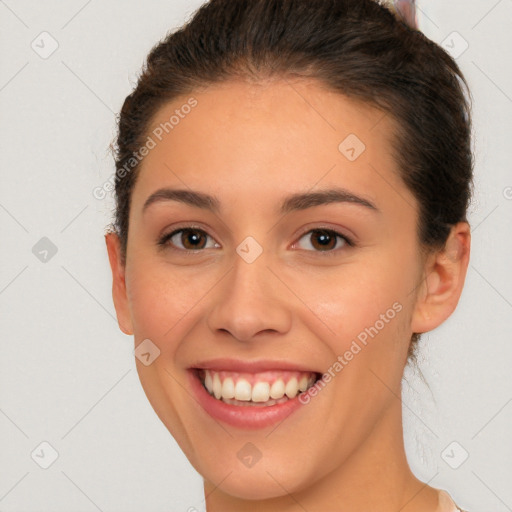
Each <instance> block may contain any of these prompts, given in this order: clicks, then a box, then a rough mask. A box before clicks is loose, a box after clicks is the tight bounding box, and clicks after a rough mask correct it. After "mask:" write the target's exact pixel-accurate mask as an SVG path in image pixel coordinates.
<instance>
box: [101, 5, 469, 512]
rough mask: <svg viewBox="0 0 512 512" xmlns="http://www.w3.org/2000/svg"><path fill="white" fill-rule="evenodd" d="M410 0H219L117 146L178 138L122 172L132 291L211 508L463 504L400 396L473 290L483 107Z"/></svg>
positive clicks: (148, 350)
mask: <svg viewBox="0 0 512 512" xmlns="http://www.w3.org/2000/svg"><path fill="white" fill-rule="evenodd" d="M393 7H394V8H393V11H392V12H391V11H390V10H388V9H387V8H386V6H385V5H384V4H379V3H378V2H376V1H374V0H211V1H209V2H208V3H206V4H205V5H204V6H202V7H201V8H200V9H199V10H198V11H197V12H196V13H195V15H194V16H193V17H192V19H191V20H190V21H189V22H188V23H187V24H186V25H185V26H184V27H183V28H181V29H179V30H177V31H175V32H174V33H171V34H170V35H168V36H167V37H166V38H165V39H164V40H163V41H162V42H160V43H159V44H158V45H157V46H155V47H154V48H153V49H152V51H151V53H150V54H149V56H148V61H147V66H146V67H145V69H144V70H143V73H142V75H141V76H140V78H139V81H138V84H137V87H136V89H135V90H134V92H133V93H132V94H130V95H129V96H128V97H127V98H126V100H125V102H124V105H123V108H122V111H121V116H120V120H119V134H118V138H117V147H116V149H117V152H116V169H117V170H118V171H119V170H121V169H126V165H127V163H129V162H130V161H134V159H133V155H134V154H140V148H141V147H142V146H144V145H145V144H146V142H147V140H148V137H151V134H152V133H153V134H155V133H156V132H158V133H159V137H158V140H157V141H156V142H155V144H154V145H152V147H151V149H150V150H148V151H147V152H145V155H144V157H143V159H141V160H140V162H139V161H138V160H137V161H136V162H135V165H134V166H133V167H132V168H131V170H130V172H124V173H123V176H122V177H121V178H120V179H118V180H116V200H117V206H116V212H115V222H114V224H113V226H112V227H111V230H110V232H109V233H107V235H106V244H107V249H108V255H109V260H110V264H111V267H112V274H113V298H114V304H115V308H116V312H117V318H118V321H119V325H120V328H121V330H122V331H123V332H124V333H126V334H129V335H133V336H134V341H135V346H136V347H137V348H138V347H143V350H144V353H145V354H146V355H148V354H158V357H149V359H148V360H144V362H142V360H140V359H137V370H138V373H139V377H140V380H141V383H142V386H143V388H144V391H145V393H146V396H147V398H148V400H149V401H150V403H151V405H152V407H153V408H154V410H155V412H156V414H157V415H158V417H159V418H160V420H161V421H162V422H163V423H164V425H165V426H166V427H167V429H168V430H169V432H170V433H171V434H172V435H173V436H174V438H175V439H176V441H177V442H178V443H179V445H180V447H181V448H182V450H183V452H184V453H185V454H186V456H187V458H188V459H189V461H190V463H191V464H192V465H193V466H194V468H195V469H196V470H197V471H198V472H199V473H200V474H201V476H202V477H203V478H204V490H205V500H206V506H207V510H208V512H220V511H222V512H228V511H237V512H239V511H242V510H244V511H252V510H265V511H280V512H283V511H284V512H292V511H299V510H308V511H311V512H313V511H320V510H321V511H326V510H328V511H337V510H350V511H360V510H379V512H396V511H398V510H400V511H401V512H427V511H428V512H432V511H436V512H442V511H443V512H444V511H446V512H448V511H455V510H457V508H456V505H455V504H454V503H453V501H452V500H451V498H450V497H449V495H448V494H447V493H446V492H445V491H443V490H440V489H437V488H435V487H431V486H429V485H426V484H424V483H423V482H421V481H420V480H419V479H417V478H416V477H415V476H414V474H413V473H412V471H411V469H410V468H409V466H408V463H407V459H406V455H405V451H404V443H403V432H402V411H401V403H400V401H399V400H396V396H399V394H400V386H401V380H402V376H403V372H404V368H405V366H406V364H407V362H408V359H411V358H414V350H415V346H416V344H417V340H418V338H419V335H420V334H421V333H424V332H427V331H430V330H432V329H434V328H435V327H437V326H439V325H440V324H441V323H442V322H444V320H446V319H447V318H448V317H449V316H450V315H451V314H452V312H453V311H454V309H455V307H456V305H457V303H458V300H459V297H460V295H461V292H462V289H463V285H464V280H465V276H466V270H467V266H468V261H469V252H470V229H469V225H468V223H467V219H466V210H467V207H468V203H469V200H470V192H471V180H472V165H473V160H472V154H471V136H470V134H471V122H470V109H469V104H468V102H467V99H466V96H465V91H464V90H463V89H462V87H463V86H465V85H466V83H465V81H464V77H463V76H462V74H461V72H460V70H459V68H458V66H457V64H456V63H455V62H454V60H453V59H452V58H451V57H450V56H449V55H448V54H447V53H446V52H444V51H443V50H442V49H441V48H440V47H439V46H437V45H436V44H435V43H433V42H431V41H430V40H428V39H427V38H426V37H425V36H424V35H423V34H422V33H421V32H420V31H419V30H418V29H417V26H416V18H415V16H414V14H415V12H414V3H412V2H397V3H396V6H395V5H393ZM192 104H193V105H194V108H193V109H192V108H189V109H187V110H186V111H185V110H183V109H182V106H183V105H192ZM177 112H180V113H181V114H180V115H179V119H178V117H177V120H179V124H178V123H176V124H175V123H171V124H172V126H170V125H169V122H170V121H169V120H170V119H172V118H173V116H178V114H177ZM168 125H169V126H168ZM152 140H153V139H152Z"/></svg>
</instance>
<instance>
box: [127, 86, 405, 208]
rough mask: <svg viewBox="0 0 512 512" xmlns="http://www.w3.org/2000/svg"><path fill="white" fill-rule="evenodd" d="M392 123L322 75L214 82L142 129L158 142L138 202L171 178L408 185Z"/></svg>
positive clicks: (228, 187)
mask: <svg viewBox="0 0 512 512" xmlns="http://www.w3.org/2000/svg"><path fill="white" fill-rule="evenodd" d="M191 105H193V106H191ZM394 128H395V121H394V119H393V118H392V117H391V116H390V115H388V114H386V113H384V112H383V111H381V110H379V109H377V108H375V107H374V106H371V105H369V104H366V103H364V102H362V101H358V100H355V99H352V98H348V97H346V96H344V95H342V94H340V93H338V92H335V91H331V90H329V89H327V88H326V87H323V86H322V85H321V84H319V83H318V82H316V81H306V80H287V79H286V80H285V79H280V80H273V81H270V80H269V81H266V82H258V83H248V82H244V81H230V82H225V83H221V84H216V85H214V86H211V87H208V88H205V89H203V90H201V91H195V92H192V93H190V94H189V95H183V96H180V97H179V98H176V99H174V100H173V101H172V102H169V103H166V104H164V105H163V106H162V108H160V109H159V111H158V112H157V114H156V115H155V116H154V118H153V119H152V122H151V124H150V126H149V129H148V131H147V134H146V135H147V136H148V137H149V138H151V139H152V140H153V142H154V147H153V148H152V149H151V150H150V151H149V153H148V154H147V155H146V156H145V157H144V159H143V161H142V164H141V166H140V175H139V178H138V180H137V181H138V184H137V187H136V188H137V190H136V191H134V196H137V197H134V202H136V201H143V200H144V199H145V197H146V196H147V195H148V194H149V193H151V192H152V191H154V189H156V188H157V187H162V186H167V185H168V186H176V185H179V186H180V187H181V188H183V187H190V188H194V189H197V188H202V189H203V190H204V189H205V188H206V189H207V190H208V191H210V192H215V193H216V195H222V194H223V193H224V194H226V195H229V196H230V199H232V200H235V199H236V198H239V199H240V197H241V196H242V195H243V196H244V197H246V198H247V199H250V198H254V197H255V196H256V195H257V194H262V195H265V197H266V198H270V197H273V196H283V195H285V194H289V193H290V192H293V191H295V189H297V190H300V191H302V190H304V189H311V188H313V187H315V186H316V185H318V186H346V187H355V188H357V189H359V191H365V192H366V195H367V196H370V197H371V196H372V195H374V194H377V195H379V194H381V193H382V191H383V186H385V183H386V182H387V183H388V187H389V186H391V188H396V187H402V188H403V184H402V182H401V180H400V178H399V176H398V172H397V167H396V162H395V161H394V159H393V157H392V152H391V142H392V140H393V134H394ZM379 189H380V190H379ZM395 193H396V192H395ZM403 193H404V194H406V193H407V191H403ZM260 199H261V198H260Z"/></svg>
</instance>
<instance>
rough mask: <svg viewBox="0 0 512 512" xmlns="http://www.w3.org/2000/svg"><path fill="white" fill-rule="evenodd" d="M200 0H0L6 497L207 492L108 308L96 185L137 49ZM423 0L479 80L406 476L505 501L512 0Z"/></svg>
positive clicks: (38, 506)
mask: <svg viewBox="0 0 512 512" xmlns="http://www.w3.org/2000/svg"><path fill="white" fill-rule="evenodd" d="M201 3H202V2H201V1H200V0H195V1H187V2H185V1H182V0H180V1H177V0H173V1H169V0H166V1H163V0H152V1H148V2H137V1H135V0H130V1H126V0H125V1H122V2H121V1H117V2H115V1H112V0H111V1H102V2H100V1H99V0H92V1H91V0H90V1H88V2H86V1H84V0H73V1H67V2H64V1H46V2H38V1H35V0H31V1H25V2H21V1H15V0H6V1H2V0H0V41H1V44H0V48H1V50H0V51H1V66H0V109H1V119H2V122H1V123H0V130H1V133H0V141H1V162H2V165H1V168H0V172H1V174H2V187H1V189H0V222H1V228H2V231H1V233H2V238H1V240H2V249H3V250H2V251H1V266H0V268H1V271H0V272H1V274H0V308H1V314H0V325H1V332H2V334H3V335H2V339H1V357H0V443H1V455H0V511H2V512H14V511H53V512H58V511H66V512H70V511H71V512H74V511H84V512H88V511H95V510H101V511H105V512H107V511H124V512H129V511H141V510H143V511H144V512H153V511H155V512H157V511H158V512H160V511H186V510H187V509H189V507H195V508H196V509H197V510H203V509H204V503H203V497H202V487H201V480H200V478H199V476H198V475H197V474H196V473H195V471H194V470H193V469H192V468H191V466H190V465H189V464H188V462H187V460H186V459H185V457H184V455H182V453H181V451H180V449H179V447H178V446H177V445H176V443H175V442H174V440H173V439H172V437H171V436H170V434H169V433H168V431H167V430H166V429H165V427H164V426H163V424H161V423H160V420H159V419H158V418H157V416H156V414H155V413H154V412H153V410H152V408H151V406H150V405H149V403H148V402H147V400H146V397H145V395H144V393H143V390H142V388H141V385H140V383H139V380H138V376H137V373H136V369H135V359H134V356H133V346H132V344H133V339H132V337H129V336H126V335H124V334H123V333H122V332H121V331H120V330H119V328H118V325H117V322H116V319H115V311H114V307H113V303H112V296H111V273H110V268H109V265H108V259H107V254H106V249H105V243H104V238H103V234H104V230H105V227H106V226H107V225H108V223H109V222H110V221H111V210H112V207H113V201H112V199H111V198H106V199H103V200H98V199H95V198H94V197H93V193H92V191H93V189H94V188H95V187H97V186H101V185H102V184H103V183H104V182H105V181H106V180H108V179H109V177H110V176H111V175H112V173H113V162H112V159H111V157H110V155H109V153H108V145H109V143H110V142H111V141H112V139H113V137H114V135H115V113H116V112H118V111H119V109H120V107H121V105H122V102H123V100H124V98H125V96H126V95H127V94H128V93H129V92H130V91H131V88H132V85H133V84H134V81H135V78H136V76H137V74H138V72H139V70H140V67H141V65H142V62H143V59H144V57H145V55H146V54H147V52H148V51H149V49H150V48H151V47H152V46H153V45H154V44H155V43H156V42H157V41H158V40H159V39H160V38H161V37H163V36H164V35H165V33H166V32H167V31H168V30H171V29H173V28H176V27H177V26H179V25H181V24H182V23H183V22H184V21H185V20H186V19H187V18H188V17H189V15H190V14H191V13H192V12H193V11H194V9H195V8H196V7H197V6H199V5H200V4H201ZM419 9H420V12H419V20H420V28H421V29H422V30H423V31H424V33H425V34H426V35H427V36H428V37H430V38H431V39H433V40H434V41H436V42H438V43H440V44H444V45H447V46H450V47H451V50H450V51H453V52H457V54H458V53H461V52H462V51H463V50H464V49H465V44H466V43H465V41H466V42H467V44H468V45H469V46H468V48H467V49H466V50H465V51H464V52H463V53H461V54H460V55H458V57H457V61H458V62H459V64H460V66H461V67H462V70H463V72H464V73H465V74H466V76H467V78H468V80H469V83H470V86H471V88H472V93H473V97H474V122H475V134H476V138H475V155H476V169H475V172H476V180H475V183H476V189H477V193H476V196H475V201H474V204H473V206H472V209H471V213H470V221H471V224H472V228H473V247H472V256H471V263H470V268H469V271H468V276H467V283H466V287H465V289H464V292H463V296H462V298H461V301H460V303H459V306H458V309H457V310H456V312H455V313H454V314H453V316H452V317H450V319H449V320H448V321H447V322H446V323H445V324H443V325H442V326H441V327H440V328H439V329H437V330H435V331H433V332H432V333H430V334H429V335H425V336H424V339H423V342H422V349H421V357H420V362H421V364H420V368H421V370H422V372H423V374H424V376H425V379H426V382H427V383H428V386H426V385H425V384H424V383H423V382H422V380H421V379H420V378H419V376H418V374H417V372H414V371H412V370H410V369H409V370H408V371H407V375H406V380H405V383H404V392H403V405H404V407H403V409H404V415H405V441H406V449H407V454H408V457H409V460H410V463H411V466H412V468H413V470H414V471H415V473H416V474H417V476H418V477H419V478H421V479H423V480H424V481H428V482H429V483H430V485H433V486H434V487H438V488H445V489H448V490H449V491H450V493H451V494H452V496H453V497H454V499H455V500H456V501H458V502H459V505H461V506H464V507H467V508H469V509H470V511H471V512H487V511H493V512H501V511H507V510H512V487H511V486H510V481H511V479H512V462H511V460H512V441H511V436H510V425H511V421H512V404H511V402H512V372H510V363H511V361H512V343H511V339H512V315H511V313H512V309H511V308H512V279H511V270H510V263H509V261H510V252H511V249H512V242H511V236H510V235H511V218H512V173H511V172H510V161H511V156H512V155H511V153H512V152H511V143H510V136H511V134H512V130H511V121H510V119H511V118H512V69H511V64H510V60H511V55H510V48H512V30H511V21H512V0H500V1H497V0H478V1H476V0H473V1H464V0H457V1H451V2H446V1H445V0H432V1H430V2H427V1H426V0H425V1H423V2H420V4H419ZM43 31H46V32H48V33H49V34H50V35H49V36H48V35H42V36H41V35H40V34H41V32H43ZM454 31H455V32H457V34H453V32H454ZM55 41H56V42H55ZM443 41H444V43H443ZM55 44H58V48H57V49H56V51H55V52H54V53H53V54H51V55H48V53H49V52H50V51H51V50H52V45H55ZM43 237H46V238H47V239H49V240H46V239H43V240H41V239H42V238H43ZM52 248H53V251H55V248H56V249H57V252H56V253H55V254H53V253H52ZM45 251H48V252H45ZM42 442H47V443H49V444H50V445H51V446H48V445H42V446H41V443H42ZM452 443H455V444H452ZM53 450H55V451H56V452H58V458H57V459H56V460H55V461H54V462H53V463H52V464H51V465H50V466H49V467H48V469H43V468H42V467H41V465H48V464H50V463H51V462H52V451H53ZM466 454H469V456H468V458H467V460H465V461H463V460H464V457H465V456H466Z"/></svg>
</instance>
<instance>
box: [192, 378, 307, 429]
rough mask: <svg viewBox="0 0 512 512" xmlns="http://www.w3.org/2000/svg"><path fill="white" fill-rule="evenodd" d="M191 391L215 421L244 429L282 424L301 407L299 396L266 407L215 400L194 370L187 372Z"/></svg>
mask: <svg viewBox="0 0 512 512" xmlns="http://www.w3.org/2000/svg"><path fill="white" fill-rule="evenodd" d="M188 374H189V381H190V385H191V387H192V391H193V393H194V395H195V397H196V398H197V401H198V402H199V404H200V405H201V406H202V407H203V409H204V410H205V411H206V412H207V413H208V414H209V415H210V416H211V417H212V418H215V419H216V420H220V421H223V422H225V423H228V424H230V425H232V426H234V427H238V428H244V429H259V428H265V427H268V426H271V425H274V424H275V423H279V422H282V421H283V420H284V419H285V418H287V417H288V416H289V415H290V414H292V413H293V412H295V411H296V410H297V409H299V408H300V407H302V406H303V405H304V404H302V403H301V402H300V401H299V395H297V396H296V397H295V398H291V399H289V400H287V401H286V402H283V403H281V404H275V405H268V406H261V407H260V406H245V407H244V406H236V405H231V404H227V403H225V402H223V401H222V400H217V399H216V398H214V397H213V396H212V395H210V393H208V391H207V390H206V388H205V387H204V386H203V384H202V382H201V381H200V379H199V377H198V376H197V374H196V372H195V371H194V370H189V371H188Z"/></svg>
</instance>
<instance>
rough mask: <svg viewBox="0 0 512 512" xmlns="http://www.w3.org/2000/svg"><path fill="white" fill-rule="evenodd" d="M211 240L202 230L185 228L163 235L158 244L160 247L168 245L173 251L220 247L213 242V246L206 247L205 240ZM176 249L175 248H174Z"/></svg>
mask: <svg viewBox="0 0 512 512" xmlns="http://www.w3.org/2000/svg"><path fill="white" fill-rule="evenodd" d="M208 238H211V237H210V235H208V233H206V232H205V231H203V230H202V229H198V228H194V227H186V228H180V229H176V230H174V231H173V232H172V233H169V234H167V235H164V236H163V237H162V238H161V239H160V240H159V242H158V244H159V245H161V246H167V245H170V246H171V249H173V250H182V251H183V250H184V251H197V250H200V249H210V248H212V247H220V246H219V244H217V243H216V242H215V241H214V243H213V245H210V246H207V239H208ZM212 240H213V238H212ZM180 244H181V245H180ZM172 246H174V247H172ZM176 247H177V248H176Z"/></svg>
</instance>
